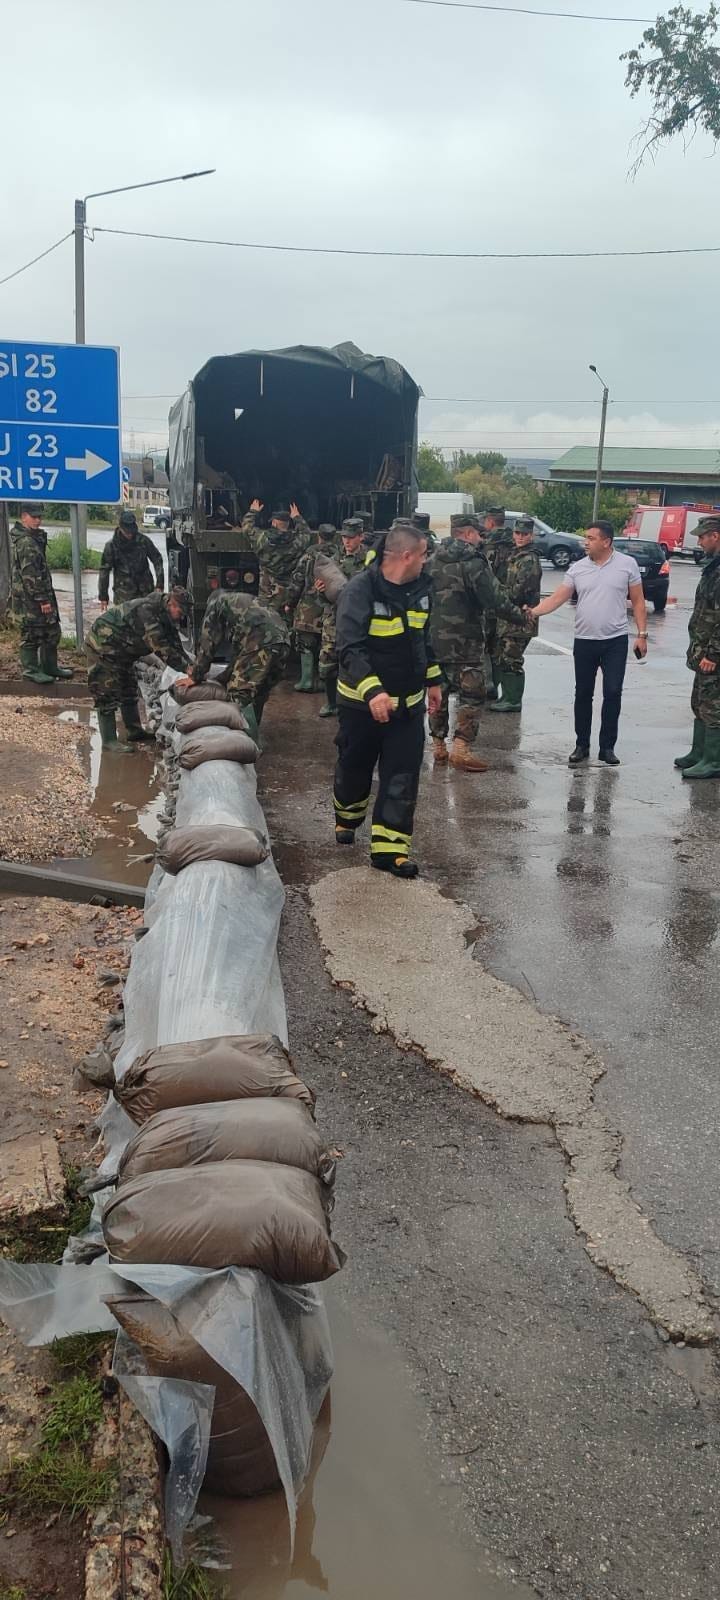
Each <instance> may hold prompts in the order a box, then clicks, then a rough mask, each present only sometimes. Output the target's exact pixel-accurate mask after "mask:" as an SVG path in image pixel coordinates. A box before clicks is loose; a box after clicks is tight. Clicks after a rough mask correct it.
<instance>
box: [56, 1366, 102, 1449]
mask: <svg viewBox="0 0 720 1600" xmlns="http://www.w3.org/2000/svg"><path fill="white" fill-rule="evenodd" d="M102 1409H103V1400H102V1391H101V1388H100V1384H99V1383H98V1381H97V1379H96V1378H89V1377H88V1376H87V1374H86V1373H83V1374H79V1375H78V1376H76V1377H74V1378H71V1379H70V1381H69V1382H68V1383H60V1384H58V1385H57V1386H56V1388H55V1389H53V1392H52V1394H51V1396H50V1409H49V1411H48V1414H47V1416H46V1418H45V1421H44V1422H43V1425H42V1438H43V1444H46V1445H50V1446H51V1447H52V1448H53V1449H55V1450H57V1448H58V1446H59V1445H63V1444H87V1443H88V1440H90V1439H91V1438H92V1436H93V1434H94V1432H95V1429H96V1428H97V1426H98V1424H99V1422H100V1421H101V1419H102Z"/></svg>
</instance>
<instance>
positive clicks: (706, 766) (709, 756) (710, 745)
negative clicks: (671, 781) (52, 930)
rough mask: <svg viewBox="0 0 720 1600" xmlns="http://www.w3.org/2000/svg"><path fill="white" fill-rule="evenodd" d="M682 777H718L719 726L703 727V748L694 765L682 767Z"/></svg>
mask: <svg viewBox="0 0 720 1600" xmlns="http://www.w3.org/2000/svg"><path fill="white" fill-rule="evenodd" d="M683 777H684V778H720V728H708V727H707V726H706V728H705V749H704V750H703V753H702V755H701V757H700V760H699V761H696V763H695V766H694V767H683Z"/></svg>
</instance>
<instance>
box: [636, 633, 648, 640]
mask: <svg viewBox="0 0 720 1600" xmlns="http://www.w3.org/2000/svg"><path fill="white" fill-rule="evenodd" d="M647 637H648V635H647V634H646V633H639V634H638V639H647Z"/></svg>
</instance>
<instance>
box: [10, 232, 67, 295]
mask: <svg viewBox="0 0 720 1600" xmlns="http://www.w3.org/2000/svg"><path fill="white" fill-rule="evenodd" d="M71 238H72V229H71V230H70V232H69V233H64V234H63V236H62V239H56V240H55V243H54V244H49V245H48V247H47V250H41V251H40V254H39V256H33V258H32V261H26V262H25V265H24V266H23V267H16V268H15V271H14V272H8V274H7V276H6V277H5V278H0V286H1V285H2V284H3V283H9V282H10V279H11V278H19V277H20V273H21V272H27V270H28V267H34V266H35V263H36V261H43V260H44V259H45V256H51V255H52V253H53V250H58V249H59V247H60V245H61V244H64V243H65V240H66V239H71Z"/></svg>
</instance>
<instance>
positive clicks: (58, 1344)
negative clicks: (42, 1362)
mask: <svg viewBox="0 0 720 1600" xmlns="http://www.w3.org/2000/svg"><path fill="white" fill-rule="evenodd" d="M112 1340H113V1335H112V1334H111V1333H69V1334H68V1335H67V1336H66V1338H64V1339H53V1342H52V1344H51V1346H50V1354H51V1356H52V1358H53V1361H54V1362H55V1364H56V1366H58V1367H59V1368H60V1371H61V1372H64V1373H83V1372H84V1373H87V1370H88V1368H89V1367H93V1366H94V1365H95V1363H96V1362H97V1361H99V1360H100V1357H101V1356H103V1355H104V1354H105V1351H106V1350H107V1349H108V1348H109V1346H110V1345H111V1343H112ZM0 1600H2V1595H0Z"/></svg>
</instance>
